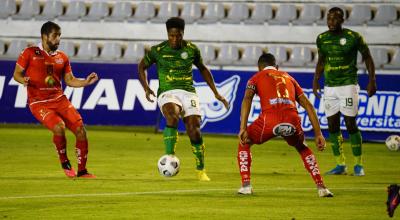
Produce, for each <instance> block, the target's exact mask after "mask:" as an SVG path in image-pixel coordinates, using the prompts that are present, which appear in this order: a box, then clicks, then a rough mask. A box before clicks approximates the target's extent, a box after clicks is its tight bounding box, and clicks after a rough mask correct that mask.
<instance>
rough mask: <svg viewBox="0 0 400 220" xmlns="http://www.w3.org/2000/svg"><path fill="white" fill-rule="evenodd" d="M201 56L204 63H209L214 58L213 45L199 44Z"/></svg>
mask: <svg viewBox="0 0 400 220" xmlns="http://www.w3.org/2000/svg"><path fill="white" fill-rule="evenodd" d="M197 46H198V47H199V50H200V53H201V56H202V58H203V62H204V63H205V64H210V63H211V61H212V60H214V59H215V47H214V46H213V45H210V44H199V45H197Z"/></svg>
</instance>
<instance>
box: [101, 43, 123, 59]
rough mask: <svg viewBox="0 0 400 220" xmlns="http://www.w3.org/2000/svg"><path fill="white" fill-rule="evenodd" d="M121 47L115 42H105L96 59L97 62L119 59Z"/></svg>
mask: <svg viewBox="0 0 400 220" xmlns="http://www.w3.org/2000/svg"><path fill="white" fill-rule="evenodd" d="M121 54H122V49H121V45H120V44H119V43H117V42H105V43H104V45H103V49H102V50H101V52H100V55H99V57H98V59H99V60H116V59H119V58H121Z"/></svg>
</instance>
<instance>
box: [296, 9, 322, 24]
mask: <svg viewBox="0 0 400 220" xmlns="http://www.w3.org/2000/svg"><path fill="white" fill-rule="evenodd" d="M321 15H322V13H321V6H320V5H317V4H304V5H303V9H302V10H301V12H300V16H299V18H298V19H297V20H294V21H292V23H293V24H296V25H312V24H313V23H314V22H316V21H318V20H321Z"/></svg>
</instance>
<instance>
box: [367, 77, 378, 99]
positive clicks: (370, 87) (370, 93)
mask: <svg viewBox="0 0 400 220" xmlns="http://www.w3.org/2000/svg"><path fill="white" fill-rule="evenodd" d="M367 92H368V96H369V97H371V96H373V95H375V93H376V81H375V80H370V81H369V82H368V85H367Z"/></svg>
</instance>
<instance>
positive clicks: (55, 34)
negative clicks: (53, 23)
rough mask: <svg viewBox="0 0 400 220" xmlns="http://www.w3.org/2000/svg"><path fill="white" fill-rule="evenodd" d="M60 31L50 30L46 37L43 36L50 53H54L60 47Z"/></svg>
mask: <svg viewBox="0 0 400 220" xmlns="http://www.w3.org/2000/svg"><path fill="white" fill-rule="evenodd" d="M60 37H61V30H52V31H51V32H50V33H49V34H48V35H44V42H45V43H46V44H47V46H48V47H49V48H50V50H51V51H56V50H57V48H58V45H60Z"/></svg>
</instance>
